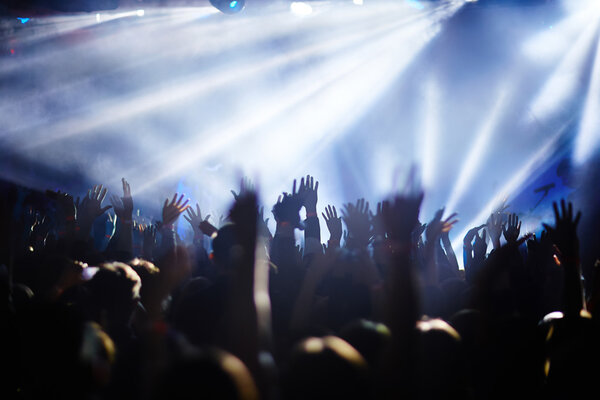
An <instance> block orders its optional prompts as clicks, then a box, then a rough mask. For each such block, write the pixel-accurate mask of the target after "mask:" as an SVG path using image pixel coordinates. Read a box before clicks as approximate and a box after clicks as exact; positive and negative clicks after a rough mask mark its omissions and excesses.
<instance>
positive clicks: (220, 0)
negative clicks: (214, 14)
mask: <svg viewBox="0 0 600 400" xmlns="http://www.w3.org/2000/svg"><path fill="white" fill-rule="evenodd" d="M210 4H212V5H213V6H214V7H215V8H216V9H217V10H219V11H221V12H222V13H224V14H235V13H238V12H240V11H242V9H243V8H244V5H245V0H210Z"/></svg>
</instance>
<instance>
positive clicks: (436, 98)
mask: <svg viewBox="0 0 600 400" xmlns="http://www.w3.org/2000/svg"><path fill="white" fill-rule="evenodd" d="M424 101H425V104H424V107H423V111H422V116H421V121H423V127H422V131H421V132H420V134H419V139H420V140H417V141H416V143H417V149H416V151H415V154H418V155H419V157H418V160H419V162H420V163H421V179H422V183H423V188H424V189H425V190H426V191H427V190H430V189H433V187H434V186H435V179H436V175H435V173H436V161H437V159H438V157H439V154H438V152H439V149H438V143H439V142H440V134H441V127H440V106H441V104H440V102H441V93H440V89H439V87H438V83H437V82H436V81H435V79H433V78H430V79H429V80H428V81H427V82H426V83H425V85H424Z"/></svg>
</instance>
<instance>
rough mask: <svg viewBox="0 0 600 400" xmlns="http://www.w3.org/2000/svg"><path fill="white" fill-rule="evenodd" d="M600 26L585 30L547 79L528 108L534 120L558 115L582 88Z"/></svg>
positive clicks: (593, 24) (588, 27)
mask: <svg viewBox="0 0 600 400" xmlns="http://www.w3.org/2000/svg"><path fill="white" fill-rule="evenodd" d="M599 25H600V21H599V20H598V19H596V20H595V21H594V23H591V24H589V25H588V26H587V27H586V28H585V30H584V31H583V32H582V33H581V35H579V37H578V38H577V41H576V42H575V43H574V44H573V46H572V47H571V49H570V50H569V52H568V53H567V54H566V55H565V57H564V59H563V60H562V61H561V63H560V64H559V65H558V67H557V68H556V70H555V71H554V73H553V74H552V76H551V77H550V78H549V79H548V81H547V82H546V84H545V85H544V87H543V88H542V90H541V92H540V93H539V95H538V96H537V98H536V99H535V100H534V102H533V104H532V105H531V112H532V114H533V115H535V116H536V118H538V119H541V120H546V119H547V118H550V117H553V116H554V115H556V114H557V113H560V112H561V107H564V105H565V103H568V101H569V100H570V99H572V97H573V96H574V95H575V94H576V93H577V89H579V88H580V87H581V86H582V85H583V82H582V76H581V75H582V73H583V72H584V70H585V67H586V61H587V59H588V58H589V55H590V52H591V51H593V50H594V49H595V48H596V46H595V44H596V41H597V36H598V27H599ZM563 111H564V110H563Z"/></svg>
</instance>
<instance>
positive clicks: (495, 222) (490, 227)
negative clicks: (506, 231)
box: [487, 212, 504, 249]
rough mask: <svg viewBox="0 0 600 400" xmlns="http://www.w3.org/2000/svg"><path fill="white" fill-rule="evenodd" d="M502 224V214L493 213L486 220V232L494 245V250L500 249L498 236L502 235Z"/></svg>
mask: <svg viewBox="0 0 600 400" xmlns="http://www.w3.org/2000/svg"><path fill="white" fill-rule="evenodd" d="M503 226H504V224H503V223H502V214H501V213H499V212H494V213H492V214H491V215H490V217H489V218H488V220H487V231H488V234H489V235H490V239H491V240H492V244H493V245H494V249H499V248H500V236H501V235H502V230H503Z"/></svg>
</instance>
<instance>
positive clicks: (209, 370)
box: [154, 348, 258, 400]
mask: <svg viewBox="0 0 600 400" xmlns="http://www.w3.org/2000/svg"><path fill="white" fill-rule="evenodd" d="M190 393H197V396H198V398H200V399H205V400H257V399H258V389H257V387H256V385H255V383H254V380H253V379H252V375H251V374H250V371H249V370H248V368H246V366H245V365H244V363H243V362H242V361H241V360H240V359H239V358H237V357H236V356H234V355H233V354H231V353H228V352H226V351H223V350H219V349H214V348H213V349H206V350H202V351H197V350H190V349H188V350H187V351H186V352H185V354H183V355H182V356H180V357H179V358H177V359H176V360H174V361H173V362H172V363H171V365H170V366H169V367H168V368H167V370H166V371H165V372H164V374H163V375H162V377H161V378H160V379H159V382H158V385H157V388H156V390H155V392H154V400H163V399H165V400H166V399H169V400H178V399H189V398H190Z"/></svg>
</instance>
